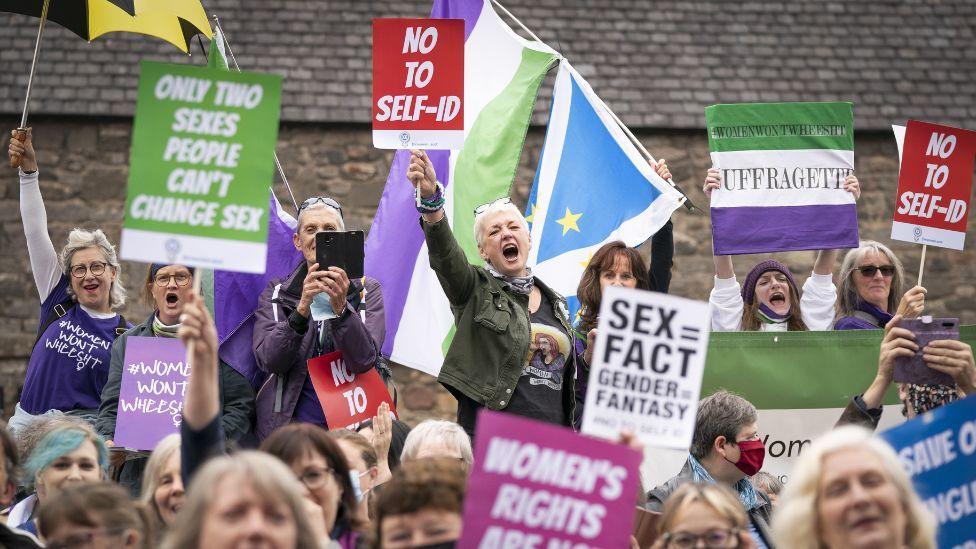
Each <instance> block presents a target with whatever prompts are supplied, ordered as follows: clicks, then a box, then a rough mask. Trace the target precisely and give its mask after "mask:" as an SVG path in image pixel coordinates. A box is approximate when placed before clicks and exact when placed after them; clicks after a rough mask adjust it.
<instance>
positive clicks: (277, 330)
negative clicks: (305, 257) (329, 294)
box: [253, 261, 377, 440]
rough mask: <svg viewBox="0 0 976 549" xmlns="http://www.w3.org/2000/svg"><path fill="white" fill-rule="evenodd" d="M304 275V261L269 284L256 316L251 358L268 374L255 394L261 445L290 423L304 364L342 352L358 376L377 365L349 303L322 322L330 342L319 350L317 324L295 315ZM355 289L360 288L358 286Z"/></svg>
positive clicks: (373, 350) (367, 335) (304, 372)
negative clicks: (286, 274) (338, 313)
mask: <svg viewBox="0 0 976 549" xmlns="http://www.w3.org/2000/svg"><path fill="white" fill-rule="evenodd" d="M307 274H308V266H307V265H306V264H305V262H304V261H302V263H301V264H300V265H299V266H298V268H296V269H295V271H294V272H292V274H291V275H289V276H288V277H287V278H285V279H284V280H280V279H278V280H272V281H271V282H269V283H268V287H267V288H265V290H264V292H263V293H262V294H261V298H260V300H259V301H258V308H257V310H255V311H254V317H255V319H254V341H253V349H254V359H255V361H256V362H257V365H258V368H260V369H261V370H262V371H264V372H267V373H268V374H271V376H270V377H269V378H268V380H267V381H266V382H265V383H264V385H263V386H262V387H261V390H260V391H258V395H257V429H256V432H257V435H258V438H259V439H261V440H264V439H265V438H266V437H267V436H268V435H270V434H271V432H272V431H274V430H275V429H277V428H278V427H281V426H283V425H287V424H288V423H290V422H291V421H292V417H293V416H294V414H295V406H296V404H297V403H298V397H299V396H300V395H301V392H302V385H303V384H304V383H305V378H306V377H308V365H307V364H306V361H307V360H308V359H310V358H314V357H316V356H320V355H323V354H326V353H330V352H332V351H333V350H340V351H342V353H343V358H344V359H345V362H346V367H347V368H349V371H350V372H352V373H356V374H359V373H363V372H367V371H369V369H370V368H372V367H373V366H374V365H375V364H376V357H377V353H376V346H375V343H374V342H373V338H372V337H371V336H370V333H369V331H368V330H367V329H366V325H365V324H364V323H363V321H362V319H361V318H360V316H359V314H358V313H357V312H356V310H355V309H354V308H353V307H352V305H351V304H349V303H347V304H346V310H345V311H343V312H342V314H341V315H340V316H339V318H335V319H332V320H327V321H325V326H327V327H328V328H329V329H330V330H331V333H330V334H329V335H330V336H331V337H326V338H325V339H326V343H325V346H324V347H320V346H319V344H318V342H319V323H318V322H315V321H309V320H308V319H306V318H305V317H303V316H302V315H300V314H298V312H297V311H296V310H295V309H296V307H297V306H298V302H299V300H300V299H301V295H302V283H303V282H304V280H305V276H306V275H307ZM353 285H354V286H355V287H356V288H357V289H358V287H359V284H358V281H354V282H353ZM330 340H331V341H330ZM326 421H328V419H326Z"/></svg>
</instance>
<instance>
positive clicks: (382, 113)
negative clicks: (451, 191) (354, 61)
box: [373, 19, 464, 149]
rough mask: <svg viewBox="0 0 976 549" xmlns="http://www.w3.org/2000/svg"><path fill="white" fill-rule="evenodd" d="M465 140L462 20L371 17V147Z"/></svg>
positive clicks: (455, 145)
mask: <svg viewBox="0 0 976 549" xmlns="http://www.w3.org/2000/svg"><path fill="white" fill-rule="evenodd" d="M463 143H464V20H463V19H373V146H375V147H377V148H379V149H460V148H461V145H462V144H463Z"/></svg>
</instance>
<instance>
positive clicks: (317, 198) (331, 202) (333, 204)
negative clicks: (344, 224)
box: [298, 196, 342, 217]
mask: <svg viewBox="0 0 976 549" xmlns="http://www.w3.org/2000/svg"><path fill="white" fill-rule="evenodd" d="M319 202H321V203H323V204H325V205H326V206H328V207H330V208H332V209H333V210H336V211H338V212H339V217H342V206H340V205H339V203H338V202H336V201H335V200H333V199H331V198H329V197H327V196H313V197H310V198H306V199H305V201H304V202H302V203H301V204H300V205H299V206H298V214H299V215H301V213H302V211H303V210H305V209H306V208H308V207H310V206H312V205H314V204H318V203H319Z"/></svg>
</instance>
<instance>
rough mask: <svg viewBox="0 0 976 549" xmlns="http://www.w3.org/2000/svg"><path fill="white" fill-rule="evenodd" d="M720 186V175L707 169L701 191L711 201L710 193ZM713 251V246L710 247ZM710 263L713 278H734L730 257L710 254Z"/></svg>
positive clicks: (714, 169)
mask: <svg viewBox="0 0 976 549" xmlns="http://www.w3.org/2000/svg"><path fill="white" fill-rule="evenodd" d="M721 184H722V174H721V173H720V172H719V171H718V169H716V168H709V169H708V173H707V174H705V184H704V185H703V186H702V191H704V192H705V196H706V197H708V199H709V200H711V199H712V191H714V190H715V189H717V188H719V186H720V185H721ZM712 249H713V250H714V249H715V248H714V246H713V247H712ZM712 261H713V262H714V263H715V277H716V278H722V279H725V278H733V277H734V276H735V270H734V269H733V268H732V256H730V255H715V254H714V253H713V254H712Z"/></svg>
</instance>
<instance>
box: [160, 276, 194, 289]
mask: <svg viewBox="0 0 976 549" xmlns="http://www.w3.org/2000/svg"><path fill="white" fill-rule="evenodd" d="M191 278H192V277H191V276H190V275H189V274H187V273H177V274H172V275H159V276H157V277H156V285H157V286H159V287H160V288H165V287H166V286H169V281H170V279H173V280H175V281H176V285H177V286H179V287H180V288H182V287H184V286H186V285H187V284H189V283H190V279H191Z"/></svg>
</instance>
